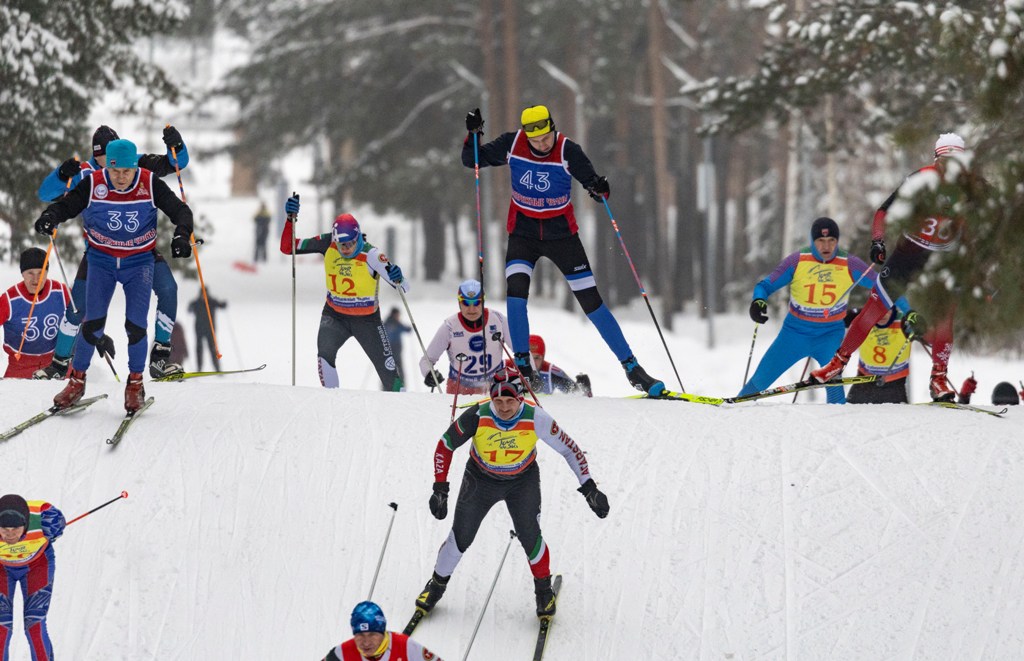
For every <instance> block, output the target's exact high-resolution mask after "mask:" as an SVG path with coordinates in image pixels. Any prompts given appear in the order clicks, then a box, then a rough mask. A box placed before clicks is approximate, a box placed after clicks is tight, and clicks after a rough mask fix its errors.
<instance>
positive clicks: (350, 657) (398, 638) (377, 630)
mask: <svg viewBox="0 0 1024 661" xmlns="http://www.w3.org/2000/svg"><path fill="white" fill-rule="evenodd" d="M349 623H350V624H351V625H352V637H351V638H349V639H348V640H346V641H345V642H344V643H342V644H340V645H338V646H337V647H332V648H331V651H330V652H328V653H327V656H325V657H324V658H323V660H322V661H367V660H368V661H385V660H386V661H421V660H422V661H444V659H442V658H441V657H439V656H437V655H436V654H434V653H433V652H431V651H430V650H428V649H427V648H426V647H424V646H423V645H420V644H419V643H417V642H416V641H415V640H413V639H412V638H410V637H409V636H406V635H405V634H402V633H398V632H396V631H388V621H387V620H386V619H385V618H384V611H382V610H381V608H380V606H378V605H377V604H375V603H373V602H372V601H361V602H359V603H358V604H356V607H355V608H353V609H352V617H351V619H350V622H349Z"/></svg>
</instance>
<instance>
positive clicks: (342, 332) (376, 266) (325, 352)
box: [281, 195, 409, 392]
mask: <svg viewBox="0 0 1024 661" xmlns="http://www.w3.org/2000/svg"><path fill="white" fill-rule="evenodd" d="M285 213H287V214H288V216H289V218H297V217H298V213H299V196H298V195H293V196H292V197H289V198H288V201H287V202H285ZM293 224H294V222H286V223H285V224H284V232H283V233H282V234H281V252H283V253H284V254H286V255H290V254H292V247H293V246H294V248H295V253H296V254H298V255H307V254H311V253H317V254H320V255H323V256H324V272H325V274H326V276H327V280H326V283H327V302H326V303H324V309H323V312H322V313H321V315H320V331H319V333H317V336H316V348H317V370H318V372H319V374H320V384H321V385H322V386H323V387H325V388H337V387H338V369H337V367H336V365H335V360H336V359H337V356H338V349H340V348H341V345H343V344H345V342H347V341H348V339H349V338H350V337H355V338H356V342H358V343H359V346H361V347H362V348H363V351H365V352H366V356H367V357H368V358H369V359H370V362H371V363H373V367H374V369H375V370H377V376H379V377H380V382H381V384H383V386H384V388H385V389H386V390H390V391H392V392H397V391H400V390H401V389H402V386H403V384H402V376H401V373H400V372H399V369H398V364H397V363H396V362H395V357H394V355H393V354H392V353H391V343H390V342H388V335H387V332H385V330H384V323H383V322H382V321H381V318H380V278H383V279H384V281H385V282H386V283H388V284H389V285H391V286H392V287H401V288H402V291H404V292H407V291H409V284H408V283H407V282H406V281H405V277H404V276H403V275H402V269H400V268H399V267H398V265H397V264H392V263H391V262H390V261H388V258H387V255H385V254H384V253H383V252H381V250H380V249H379V248H377V247H376V246H374V245H373V244H371V243H370V242H369V241H367V240H366V237H365V235H364V234H363V232H362V230H361V229H359V223H358V222H357V221H356V219H355V217H353V216H352V214H349V213H343V214H341V215H340V216H338V217H337V218H335V219H334V225H333V226H332V228H331V231H330V232H328V233H326V234H321V235H319V236H314V237H312V238H309V239H296V238H294V232H295V230H294V229H293V227H292V226H293Z"/></svg>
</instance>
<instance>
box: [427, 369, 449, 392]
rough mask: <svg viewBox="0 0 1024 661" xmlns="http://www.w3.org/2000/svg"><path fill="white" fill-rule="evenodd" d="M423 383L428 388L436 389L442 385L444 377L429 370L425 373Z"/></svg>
mask: <svg viewBox="0 0 1024 661" xmlns="http://www.w3.org/2000/svg"><path fill="white" fill-rule="evenodd" d="M423 383H425V384H427V387H428V388H437V387H438V386H440V385H441V384H442V383H444V377H443V376H441V373H440V372H438V371H437V370H430V371H429V372H427V376H426V377H424V379H423Z"/></svg>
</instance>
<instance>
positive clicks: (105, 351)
mask: <svg viewBox="0 0 1024 661" xmlns="http://www.w3.org/2000/svg"><path fill="white" fill-rule="evenodd" d="M96 351H98V352H99V354H100V358H104V357H106V356H110V357H111V358H113V357H114V341H113V340H112V339H110V336H109V335H107V334H106V333H104V334H103V336H102V337H101V338H100V339H98V340H96Z"/></svg>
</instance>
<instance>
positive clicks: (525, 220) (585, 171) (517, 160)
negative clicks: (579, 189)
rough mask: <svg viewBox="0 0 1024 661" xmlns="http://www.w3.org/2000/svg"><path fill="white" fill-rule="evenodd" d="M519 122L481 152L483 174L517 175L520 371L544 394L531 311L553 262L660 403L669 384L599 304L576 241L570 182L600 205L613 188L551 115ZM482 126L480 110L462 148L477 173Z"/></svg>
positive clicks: (512, 275)
mask: <svg viewBox="0 0 1024 661" xmlns="http://www.w3.org/2000/svg"><path fill="white" fill-rule="evenodd" d="M520 120H521V122H522V128H520V129H519V130H517V131H515V132H511V133H503V134H502V135H500V136H498V138H497V139H496V140H493V141H492V142H488V143H487V144H482V145H479V149H478V151H479V163H480V167H485V166H488V165H490V166H500V165H508V166H509V169H510V170H511V175H512V199H511V201H510V203H509V208H508V223H507V230H508V234H509V237H508V247H507V249H506V252H505V282H506V298H507V307H508V325H509V330H510V332H511V334H512V337H511V343H512V349H513V351H514V352H515V363H516V367H517V368H518V369H519V371H520V372H521V373H522V374H523V376H525V377H526V378H528V379H530V382H531V385H532V384H535V383H536V384H537V386H539V383H537V381H536V378H535V376H534V374H533V366H532V365H531V364H530V320H529V317H528V315H527V305H526V303H527V298H528V297H529V295H530V279H531V277H532V275H533V269H534V267H535V266H536V264H537V260H539V259H540V258H541V257H547V258H548V259H549V260H551V261H552V262H554V263H555V266H557V267H558V270H560V271H561V272H562V275H564V276H565V279H566V281H568V283H569V287H570V288H571V289H572V293H573V295H574V296H576V301H577V302H578V303H579V305H580V307H581V308H582V309H583V312H584V313H585V314H586V315H587V318H589V319H590V321H591V322H592V323H593V324H594V326H595V327H596V328H597V330H598V332H599V333H600V334H601V337H602V338H603V339H604V341H605V343H606V344H607V345H608V348H609V349H611V350H612V352H613V353H614V354H615V357H616V358H618V359H619V362H621V363H622V368H623V369H624V370H625V371H626V378H628V379H629V383H630V384H631V385H632V386H634V387H635V388H637V389H638V390H642V391H644V392H646V393H647V394H649V395H652V396H658V395H660V394H661V393H662V392H663V391H664V390H665V384H664V383H662V382H661V381H659V380H658V379H655V378H652V377H651V376H650V375H649V374H647V372H646V371H644V369H643V368H642V367H641V366H640V364H639V362H637V359H636V356H634V355H633V351H632V349H630V347H629V343H628V342H627V341H626V338H625V337H624V336H623V334H622V329H621V328H619V322H617V321H616V320H615V317H614V316H613V315H612V312H611V310H609V309H608V306H606V305H605V304H604V301H603V300H602V299H601V293H600V292H599V291H598V290H597V281H596V279H595V278H594V274H593V272H592V271H591V270H590V262H589V260H588V259H587V253H586V251H585V250H584V248H583V242H582V241H580V237H579V234H578V233H577V232H578V230H579V228H578V227H577V225H576V214H575V212H574V211H573V206H572V201H571V199H570V198H571V193H572V180H573V179H576V180H577V181H578V182H580V183H581V184H582V185H583V187H584V188H585V189H586V190H587V192H588V193H589V194H590V196H591V197H592V198H594V199H595V200H598V201H603V199H604V198H607V197H608V196H609V194H610V193H611V188H610V187H609V185H608V180H607V179H606V178H604V177H602V176H599V175H598V174H597V172H595V171H594V166H593V165H592V164H591V162H590V159H589V158H587V155H586V154H584V153H583V149H582V148H581V147H580V146H579V145H578V144H576V143H575V142H573V141H571V140H569V139H568V138H566V137H565V135H563V134H562V133H560V132H558V131H557V130H556V128H555V123H554V120H552V118H551V113H549V112H548V109H547V108H546V107H544V106H531V107H529V108H526V109H525V110H523V113H522V116H521V118H520ZM483 126H484V120H483V117H482V116H481V115H480V109H479V108H477V109H475V110H473V111H472V112H470V113H468V114H467V115H466V129H467V130H468V131H469V135H468V136H467V137H466V141H465V142H464V143H463V146H462V163H463V165H465V166H466V167H469V168H472V167H474V166H475V163H476V159H475V157H474V134H478V135H477V136H476V137H477V138H479V137H480V136H482V135H483ZM537 389H538V387H534V390H537Z"/></svg>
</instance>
